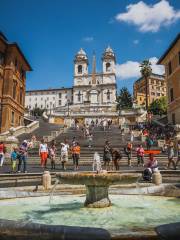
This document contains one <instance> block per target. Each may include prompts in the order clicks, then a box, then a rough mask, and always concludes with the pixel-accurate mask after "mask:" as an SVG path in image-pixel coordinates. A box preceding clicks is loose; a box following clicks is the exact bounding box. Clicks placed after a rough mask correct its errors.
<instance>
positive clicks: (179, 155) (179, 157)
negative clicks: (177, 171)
mask: <svg viewBox="0 0 180 240" xmlns="http://www.w3.org/2000/svg"><path fill="white" fill-rule="evenodd" d="M179 162H180V140H179V141H178V143H177V161H176V168H177V166H178V163H179Z"/></svg>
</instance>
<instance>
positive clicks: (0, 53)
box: [0, 52, 4, 65]
mask: <svg viewBox="0 0 180 240" xmlns="http://www.w3.org/2000/svg"><path fill="white" fill-rule="evenodd" d="M3 64H4V54H3V53H2V52H0V65H3Z"/></svg>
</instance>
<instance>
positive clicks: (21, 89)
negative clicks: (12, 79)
mask: <svg viewBox="0 0 180 240" xmlns="http://www.w3.org/2000/svg"><path fill="white" fill-rule="evenodd" d="M19 102H20V104H21V105H22V104H23V88H22V87H21V88H20V93H19Z"/></svg>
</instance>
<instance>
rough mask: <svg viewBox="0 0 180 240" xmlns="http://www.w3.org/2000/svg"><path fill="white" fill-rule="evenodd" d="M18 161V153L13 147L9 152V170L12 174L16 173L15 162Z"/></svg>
mask: <svg viewBox="0 0 180 240" xmlns="http://www.w3.org/2000/svg"><path fill="white" fill-rule="evenodd" d="M17 159H18V151H17V149H16V148H15V147H14V149H13V151H12V152H11V168H12V173H15V172H16V162H17Z"/></svg>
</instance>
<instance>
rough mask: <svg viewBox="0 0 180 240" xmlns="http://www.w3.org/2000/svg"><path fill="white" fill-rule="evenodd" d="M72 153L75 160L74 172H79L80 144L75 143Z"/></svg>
mask: <svg viewBox="0 0 180 240" xmlns="http://www.w3.org/2000/svg"><path fill="white" fill-rule="evenodd" d="M71 151H72V159H73V164H74V170H75V171H76V170H79V159H80V151H81V148H80V145H79V143H78V142H76V143H75V145H73V146H72V148H71Z"/></svg>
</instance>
